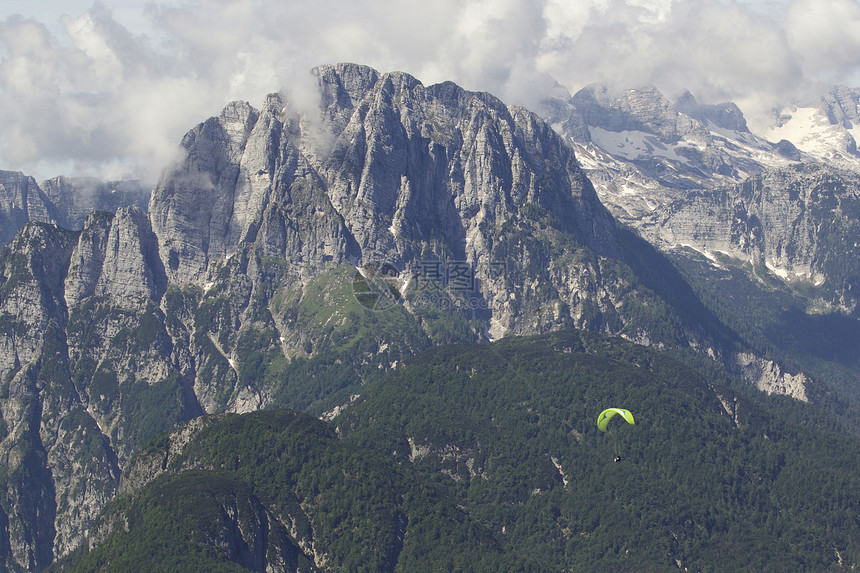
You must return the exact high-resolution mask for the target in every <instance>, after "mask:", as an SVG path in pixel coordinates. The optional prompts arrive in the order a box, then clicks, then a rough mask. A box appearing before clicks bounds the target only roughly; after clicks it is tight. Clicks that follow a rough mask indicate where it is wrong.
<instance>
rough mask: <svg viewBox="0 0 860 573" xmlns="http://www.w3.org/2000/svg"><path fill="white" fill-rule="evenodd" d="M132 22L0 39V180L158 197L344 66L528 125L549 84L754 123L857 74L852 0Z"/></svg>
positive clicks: (191, 7) (76, 18)
mask: <svg viewBox="0 0 860 573" xmlns="http://www.w3.org/2000/svg"><path fill="white" fill-rule="evenodd" d="M123 16H124V17H125V18H126V19H125V20H124V21H126V22H128V20H127V17H128V9H125V11H124V12H123ZM140 17H141V18H146V19H147V20H146V23H145V25H142V26H138V27H136V28H135V27H133V26H132V27H131V28H129V27H127V26H124V25H122V24H120V23H119V22H118V20H117V19H116V18H115V16H114V14H113V12H112V11H111V9H110V8H108V7H106V6H105V5H103V4H98V3H97V4H94V5H93V6H92V7H91V8H90V9H89V10H87V11H86V12H84V13H82V14H77V15H73V16H70V17H65V18H64V19H63V25H64V32H63V33H62V34H56V35H52V33H51V32H50V31H49V29H48V28H47V27H46V26H45V25H44V23H42V22H38V21H35V20H32V19H25V18H22V17H16V16H12V17H8V18H6V19H5V20H2V21H0V167H3V168H7V169H20V170H24V171H27V172H33V171H36V172H38V171H39V170H41V171H44V172H45V173H44V174H45V175H54V174H56V173H51V172H50V171H51V170H54V171H56V170H58V169H60V168H62V169H63V170H64V172H65V173H67V174H68V173H76V174H84V173H90V174H95V175H100V176H113V177H117V176H126V177H128V176H138V177H144V178H146V179H148V180H154V179H155V177H156V176H157V174H158V172H159V170H160V169H161V168H162V167H163V166H164V165H165V164H166V163H167V162H168V161H169V160H170V158H171V156H172V154H173V153H174V152H175V150H176V147H177V145H178V143H179V141H180V139H181V137H182V135H183V134H184V133H185V132H186V131H187V130H188V129H190V128H191V127H193V126H194V125H195V124H197V123H199V122H201V121H203V120H205V119H206V118H207V117H210V116H212V115H215V114H217V113H218V112H219V111H220V109H221V107H223V106H224V105H225V104H226V103H227V102H228V101H230V100H233V99H243V100H246V101H249V102H250V103H251V104H252V105H255V106H257V105H260V104H261V103H262V101H263V98H264V96H265V94H266V93H269V92H274V91H284V92H292V93H294V94H302V98H301V99H302V101H303V102H304V104H303V105H305V106H308V105H312V104H310V103H308V102H309V101H310V99H312V98H311V97H310V96H309V95H308V94H309V92H311V91H312V90H311V89H310V88H309V87H308V80H307V71H308V70H309V69H310V68H311V67H313V66H315V65H319V64H328V63H337V62H341V61H351V62H358V63H364V64H367V65H370V66H373V67H375V68H376V69H378V70H380V71H383V72H384V71H392V70H401V71H406V72H409V73H411V74H413V75H415V76H416V77H418V78H419V79H420V80H422V81H423V82H424V83H426V84H430V83H435V82H439V81H444V80H453V81H455V82H457V83H459V84H460V85H461V86H463V87H465V88H466V89H472V90H481V91H489V92H491V93H494V94H495V95H497V96H499V97H501V98H502V99H503V100H504V101H506V102H509V103H517V104H524V105H527V106H529V107H533V106H534V105H535V104H536V102H538V101H539V99H540V97H541V95H543V94H544V93H548V92H549V91H550V90H553V89H554V88H555V87H556V82H559V83H561V84H562V85H564V86H565V87H567V88H568V90H570V91H575V90H576V89H579V88H580V87H582V86H584V85H587V84H590V83H594V82H603V83H610V84H616V85H624V86H631V85H642V84H654V85H656V86H657V87H659V88H660V89H662V90H663V91H664V92H665V93H667V95H674V94H675V93H678V92H680V91H681V90H682V89H690V90H691V91H692V92H693V93H694V95H696V97H697V98H698V99H699V100H700V101H703V102H718V101H725V100H733V101H736V102H737V103H738V104H739V105H741V107H742V109H743V110H744V112H745V113H746V114H747V115H748V116H755V117H757V118H760V119H761V121H762V122H764V121H765V120H766V119H768V114H769V112H770V109H771V108H772V107H773V106H775V105H778V104H779V103H786V102H788V101H789V100H790V99H791V98H793V97H796V96H797V95H798V94H802V93H805V92H806V90H808V89H809V86H811V85H814V84H815V83H816V82H821V81H827V82H831V83H845V80H846V78H851V77H856V74H857V72H858V69H860V37H858V36H857V35H856V33H854V30H856V29H857V26H858V24H860V4H858V2H857V1H855V0H794V1H793V2H788V1H787V0H786V1H779V0H771V1H769V2H764V3H761V2H759V3H752V2H741V1H738V0H626V1H625V0H582V1H578V2H569V1H567V0H436V1H434V2H426V1H425V0H401V1H400V2H395V3H391V2H385V1H383V0H319V1H317V2H314V3H307V2H299V1H298V0H288V1H282V0H170V2H168V3H165V2H159V1H155V2H153V3H150V4H148V7H147V9H146V10H145V11H143V12H141V13H140ZM135 30H136V31H135ZM144 31H145V32H144ZM755 123H756V122H755V121H752V122H751V125H754V124H755Z"/></svg>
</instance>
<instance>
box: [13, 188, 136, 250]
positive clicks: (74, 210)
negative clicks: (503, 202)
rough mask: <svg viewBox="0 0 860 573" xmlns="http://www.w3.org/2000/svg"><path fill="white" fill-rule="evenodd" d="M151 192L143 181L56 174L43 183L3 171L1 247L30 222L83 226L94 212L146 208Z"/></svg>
mask: <svg viewBox="0 0 860 573" xmlns="http://www.w3.org/2000/svg"><path fill="white" fill-rule="evenodd" d="M150 191H151V190H150V188H149V187H148V186H146V185H144V184H143V183H141V182H139V181H115V182H102V181H99V180H97V179H94V178H70V177H54V178H53V179H47V180H45V181H43V182H42V183H41V184H39V183H38V182H37V181H36V180H35V179H34V178H33V177H30V176H27V175H24V174H23V173H20V172H14V171H0V247H2V246H3V245H5V244H7V243H8V242H9V241H11V240H12V237H14V236H15V233H17V232H18V230H19V229H21V227H23V226H24V225H26V224H27V223H29V222H30V221H39V222H42V223H53V224H56V225H59V226H61V227H64V228H66V229H80V228H82V227H83V225H84V221H85V219H86V218H87V216H88V215H89V214H90V213H91V212H93V211H110V212H114V211H116V210H117V209H118V208H120V207H128V206H130V205H137V206H138V207H140V208H141V209H144V210H146V208H147V207H148V205H149V194H150Z"/></svg>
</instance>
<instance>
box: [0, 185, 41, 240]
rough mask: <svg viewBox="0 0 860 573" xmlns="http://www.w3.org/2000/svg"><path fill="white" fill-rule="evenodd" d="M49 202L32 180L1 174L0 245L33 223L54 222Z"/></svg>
mask: <svg viewBox="0 0 860 573" xmlns="http://www.w3.org/2000/svg"><path fill="white" fill-rule="evenodd" d="M49 204H50V200H49V199H48V197H47V196H46V195H45V193H44V192H43V191H42V189H41V188H40V187H39V184H38V183H36V180H35V179H33V178H32V177H27V176H25V175H24V174H22V173H17V172H13V171H0V245H5V244H6V243H8V242H9V241H11V240H12V237H14V236H15V233H17V232H18V230H19V229H20V228H21V227H23V226H24V225H25V224H27V223H28V222H30V221H40V222H42V223H53V222H54V220H53V218H52V217H51V215H50V214H49V212H48V205H49Z"/></svg>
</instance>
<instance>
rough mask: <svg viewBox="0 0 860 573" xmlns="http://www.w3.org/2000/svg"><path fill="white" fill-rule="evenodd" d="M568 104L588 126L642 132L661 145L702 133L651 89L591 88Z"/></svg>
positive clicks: (658, 92) (576, 95) (658, 93)
mask: <svg viewBox="0 0 860 573" xmlns="http://www.w3.org/2000/svg"><path fill="white" fill-rule="evenodd" d="M571 103H572V104H573V105H574V106H575V107H576V108H577V109H578V110H580V112H581V113H582V114H583V117H584V119H585V122H586V124H588V125H589V126H592V127H599V128H602V129H606V130H608V131H615V132H620V131H645V132H648V133H653V134H655V135H657V136H658V137H659V139H660V141H662V142H663V143H676V142H678V140H680V139H681V138H682V137H684V136H685V135H687V134H689V133H691V132H693V131H702V127H701V126H700V125H698V123H697V122H694V121H692V118H690V117H688V116H686V115H684V114H680V113H679V112H678V110H677V109H676V108H675V106H674V105H672V103H671V102H670V101H669V100H668V99H667V98H666V97H665V96H664V95H663V94H662V93H661V92H660V91H659V90H658V89H657V88H655V87H653V86H648V87H644V88H637V89H628V90H624V91H622V92H620V93H611V92H610V91H609V88H607V87H606V86H590V87H586V88H583V89H582V90H580V91H578V92H577V93H576V94H575V95H574V96H573V98H572V100H571Z"/></svg>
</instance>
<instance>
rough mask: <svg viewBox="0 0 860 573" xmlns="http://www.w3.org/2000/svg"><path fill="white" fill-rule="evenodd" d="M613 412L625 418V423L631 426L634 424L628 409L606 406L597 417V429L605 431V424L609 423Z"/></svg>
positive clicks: (613, 414)
mask: <svg viewBox="0 0 860 573" xmlns="http://www.w3.org/2000/svg"><path fill="white" fill-rule="evenodd" d="M615 414H619V415H620V416H621V417H622V418H624V419H625V420H627V423H628V424H630V425H631V426H632V425H634V424H635V422H634V421H633V414H631V413H630V410H625V409H624V408H607V409H605V410H604V411H602V412H601V413H600V415H599V416H598V417H597V429H598V430H600V431H601V432H605V431H606V426H607V424H609V420H611V419H612V418H613V417H614V416H615Z"/></svg>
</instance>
